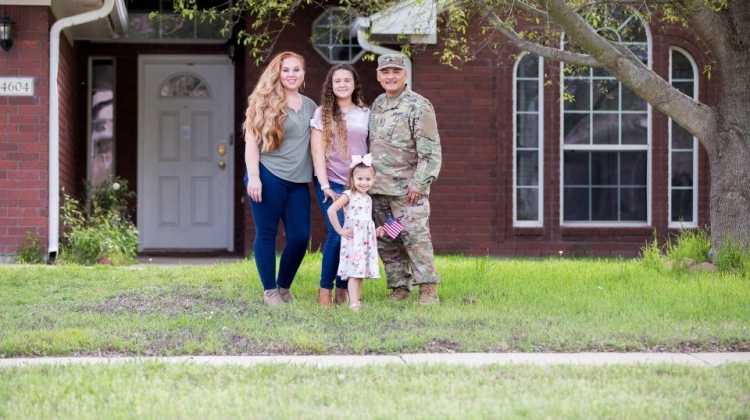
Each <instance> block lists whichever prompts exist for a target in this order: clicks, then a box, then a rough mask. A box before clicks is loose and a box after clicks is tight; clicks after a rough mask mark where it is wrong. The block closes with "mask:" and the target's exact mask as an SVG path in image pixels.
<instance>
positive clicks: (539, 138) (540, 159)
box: [511, 51, 544, 227]
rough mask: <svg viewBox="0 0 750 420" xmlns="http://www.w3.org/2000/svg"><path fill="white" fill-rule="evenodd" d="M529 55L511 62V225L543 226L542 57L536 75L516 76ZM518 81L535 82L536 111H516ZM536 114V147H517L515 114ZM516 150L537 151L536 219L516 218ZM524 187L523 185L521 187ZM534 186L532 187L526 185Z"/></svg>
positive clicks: (522, 54) (525, 54)
mask: <svg viewBox="0 0 750 420" xmlns="http://www.w3.org/2000/svg"><path fill="white" fill-rule="evenodd" d="M527 55H530V54H529V53H528V52H525V51H524V52H522V53H521V54H519V56H518V58H517V59H516V62H515V63H514V64H513V96H512V99H513V156H512V163H513V171H512V172H513V181H512V185H511V189H512V193H513V204H512V205H513V227H543V226H544V58H543V57H537V58H538V76H537V77H517V74H518V65H519V64H520V63H521V61H522V60H523V59H524V57H526V56H527ZM518 81H530V82H537V86H538V88H537V94H538V95H539V97H538V104H537V107H538V108H537V111H536V112H532V111H521V112H519V111H518V87H517V84H518V83H517V82H518ZM524 114H526V115H537V147H536V148H534V147H520V148H519V147H518V146H517V136H518V126H517V124H518V123H517V118H516V117H517V116H518V115H524ZM518 150H521V151H523V150H530V151H531V150H533V151H536V152H537V167H538V174H537V187H536V188H537V205H538V208H537V220H518V206H517V193H516V191H517V190H518V186H517V185H516V179H517V173H516V169H517V168H516V152H517V151H518ZM522 188H524V187H522ZM528 188H534V187H528Z"/></svg>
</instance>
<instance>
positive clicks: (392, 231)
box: [383, 217, 404, 239]
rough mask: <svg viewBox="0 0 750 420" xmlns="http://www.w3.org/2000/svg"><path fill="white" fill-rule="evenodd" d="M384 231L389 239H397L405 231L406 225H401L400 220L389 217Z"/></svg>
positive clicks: (384, 225)
mask: <svg viewBox="0 0 750 420" xmlns="http://www.w3.org/2000/svg"><path fill="white" fill-rule="evenodd" d="M383 229H385V234H386V235H388V237H389V238H391V239H396V237H398V234H399V233H401V231H402V230H404V225H402V224H401V221H400V219H394V218H393V217H389V218H388V220H386V221H385V224H383Z"/></svg>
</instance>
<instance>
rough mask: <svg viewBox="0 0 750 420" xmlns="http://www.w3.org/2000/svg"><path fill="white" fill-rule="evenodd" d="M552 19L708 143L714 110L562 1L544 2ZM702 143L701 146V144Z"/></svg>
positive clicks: (633, 87)
mask: <svg viewBox="0 0 750 420" xmlns="http://www.w3.org/2000/svg"><path fill="white" fill-rule="evenodd" d="M547 8H548V12H549V14H550V16H551V17H552V19H553V20H554V21H555V22H556V23H558V24H559V25H560V26H562V28H563V30H565V33H566V35H567V36H569V37H570V38H571V39H573V40H575V42H576V45H579V46H580V47H581V48H583V49H584V50H585V51H588V52H589V53H591V55H592V56H593V57H594V59H595V60H596V61H598V62H599V63H601V65H602V66H603V67H604V68H606V69H607V71H609V72H610V73H611V74H612V75H613V76H615V77H616V78H617V79H618V80H620V81H621V82H622V83H623V84H625V85H626V86H627V87H628V88H630V89H631V90H632V91H633V92H635V93H636V94H637V95H638V96H640V97H641V98H643V99H645V100H646V101H647V102H648V103H650V104H651V105H653V106H654V108H656V109H657V110H659V111H661V112H663V113H665V114H667V115H668V116H670V117H671V118H672V119H673V120H675V121H676V122H677V123H678V124H680V125H681V126H682V127H684V128H685V129H686V130H688V131H689V132H690V133H691V134H692V135H694V136H696V137H698V138H699V139H700V140H701V141H709V140H708V139H712V138H713V136H711V135H710V134H712V133H714V132H715V127H716V114H715V111H714V110H713V109H712V108H711V107H708V106H706V105H705V104H702V103H699V102H696V101H695V100H693V99H692V98H690V97H688V96H686V95H684V94H683V93H682V92H680V91H679V90H677V89H675V88H673V87H672V86H671V85H670V84H669V83H668V82H667V81H665V80H664V79H663V78H661V77H660V76H659V75H658V74H656V73H655V72H653V71H652V70H651V69H649V68H648V67H646V66H645V65H644V64H643V63H642V62H641V61H640V60H638V59H637V58H636V57H635V56H634V55H633V54H626V53H625V52H624V51H621V50H620V49H619V48H617V47H616V46H615V45H613V44H612V43H610V42H609V41H607V40H606V39H604V38H603V37H601V36H600V35H599V34H597V33H596V30H594V28H592V27H591V25H589V24H588V23H587V22H586V21H585V20H584V19H583V18H582V17H581V16H580V15H579V14H577V13H576V12H575V11H573V10H572V9H571V8H570V7H568V5H567V4H566V1H565V0H547ZM704 144H705V143H704Z"/></svg>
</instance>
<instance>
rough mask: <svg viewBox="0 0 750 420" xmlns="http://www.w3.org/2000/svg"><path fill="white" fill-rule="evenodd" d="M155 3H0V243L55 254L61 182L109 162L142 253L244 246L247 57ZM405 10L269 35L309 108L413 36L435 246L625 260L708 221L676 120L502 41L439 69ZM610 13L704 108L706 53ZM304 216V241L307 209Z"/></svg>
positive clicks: (700, 184)
mask: <svg viewBox="0 0 750 420" xmlns="http://www.w3.org/2000/svg"><path fill="white" fill-rule="evenodd" d="M167 3H168V1H167V0H162V1H159V0H90V1H85V2H84V1H74V0H55V1H54V2H51V1H50V0H25V1H24V0H17V1H16V0H9V1H3V2H2V5H3V6H0V19H2V18H3V17H7V18H9V19H5V21H8V20H10V21H12V22H13V35H12V36H13V45H12V46H11V47H10V49H9V50H7V51H5V50H0V256H5V257H6V258H8V257H9V256H11V255H13V254H14V253H15V252H16V250H17V249H18V247H19V245H20V244H21V243H22V241H23V239H24V237H25V235H26V233H27V232H29V231H31V232H33V233H34V234H35V235H37V236H38V237H40V238H42V240H43V243H46V244H48V246H47V248H48V251H49V252H50V253H55V252H56V251H57V249H58V243H59V238H58V233H57V232H59V218H58V212H57V211H56V210H53V211H50V209H56V208H57V207H58V206H59V201H58V200H59V191H60V189H62V188H64V189H65V191H67V192H71V193H73V194H79V195H80V194H81V193H82V185H83V181H84V180H86V179H88V180H91V181H97V180H98V179H101V178H102V177H104V176H106V175H110V174H114V175H117V176H121V177H124V178H125V179H127V180H128V181H129V183H130V185H131V187H132V188H133V189H135V190H136V192H137V198H136V203H135V205H134V211H135V217H136V221H137V224H138V228H139V232H140V235H141V239H140V240H141V243H140V249H141V251H142V252H160V251H161V252H164V251H166V252H180V253H182V252H184V253H191V252H202V253H206V252H211V253H217V252H218V253H236V254H242V255H246V254H248V253H249V250H250V249H251V247H252V239H253V227H252V223H251V220H250V217H251V216H250V212H249V211H248V209H247V206H246V204H245V197H244V194H243V188H242V185H241V179H242V174H243V171H244V163H243V150H244V149H243V142H242V138H241V134H240V133H241V129H240V126H241V123H242V120H243V116H244V108H245V104H246V98H247V95H248V94H249V93H250V91H251V90H252V87H253V85H254V83H255V81H256V80H257V78H258V76H259V74H260V71H261V68H259V67H257V66H256V65H255V64H254V63H253V61H252V60H251V59H250V58H248V57H247V54H244V52H243V51H242V49H241V48H240V47H237V46H234V45H233V42H229V41H228V40H227V39H226V38H220V37H218V35H217V33H218V32H217V31H216V30H215V28H212V27H210V25H194V24H192V23H185V22H178V21H169V20H167V21H164V22H162V23H153V22H149V21H148V19H147V13H148V12H149V11H150V10H158V9H159V7H164V4H167ZM419 4H420V6H419V7H423V8H424V7H426V10H421V11H418V13H417V14H416V15H415V16H418V18H419V19H421V22H423V23H427V25H419V28H418V29H414V28H415V27H416V26H415V25H412V26H410V25H409V24H408V23H409V22H411V20H412V17H410V18H408V19H404V16H405V15H404V13H414V10H411V9H410V10H411V11H409V10H406V9H404V10H401V9H399V10H396V11H395V12H393V13H391V14H382V15H376V16H373V17H370V19H366V20H358V21H356V24H357V25H358V28H360V31H355V30H348V31H345V33H348V35H347V36H345V37H344V38H343V40H342V39H341V38H337V40H333V39H334V38H335V37H334V36H333V34H334V33H335V32H336V31H337V30H339V29H340V28H339V27H338V26H337V25H339V24H340V22H341V20H340V19H338V20H333V19H330V16H335V15H336V14H338V13H340V11H339V10H337V9H335V8H308V9H305V11H304V12H301V13H298V15H297V16H295V17H294V25H293V26H291V27H289V28H288V29H287V30H285V31H284V33H282V35H281V36H280V38H279V39H278V41H277V43H276V44H275V47H274V48H275V50H278V51H281V50H286V49H290V50H294V51H297V52H300V53H301V54H303V55H304V56H305V58H306V61H307V76H306V88H305V89H304V90H303V93H304V94H306V95H308V96H310V97H312V98H313V99H315V100H316V101H317V100H318V96H319V90H320V86H321V83H322V80H323V78H324V76H325V73H326V71H327V69H328V67H329V66H330V65H331V63H333V62H353V63H355V67H356V68H357V69H358V71H359V72H360V75H361V76H362V78H363V79H364V91H365V95H366V99H367V100H368V101H372V100H373V99H374V98H375V97H376V96H377V95H378V94H379V93H380V92H381V89H380V87H379V86H378V84H377V82H376V81H375V65H374V64H373V63H372V62H365V61H362V60H361V59H360V57H361V56H362V54H363V53H365V52H366V51H372V52H375V53H382V52H384V51H387V50H389V49H393V48H398V46H397V45H394V44H388V42H393V40H394V39H395V38H394V34H399V33H406V34H407V35H408V37H409V38H410V39H411V40H412V41H413V42H418V43H427V46H426V48H425V49H423V50H420V51H419V52H418V53H417V54H416V55H415V56H414V57H413V59H412V82H411V83H412V85H413V87H414V89H415V90H416V91H418V92H419V93H421V94H423V95H424V96H426V97H427V98H429V99H431V100H432V102H433V104H434V105H435V108H436V112H437V118H438V125H439V129H440V134H441V138H442V144H443V154H444V166H443V169H442V172H441V177H440V179H439V180H438V182H437V183H436V184H435V185H434V187H433V190H432V198H431V201H432V204H433V210H432V230H433V235H434V243H435V247H436V250H437V251H438V252H441V253H470V254H491V255H522V256H538V255H557V254H558V252H560V251H562V252H564V253H566V254H575V255H625V256H630V255H635V254H637V253H638V250H639V249H640V247H641V245H642V244H643V242H644V241H646V240H648V239H650V238H651V237H652V236H653V234H654V232H656V233H657V234H658V235H660V236H665V235H667V234H669V233H670V232H672V231H674V230H677V229H681V228H685V227H698V226H705V225H707V224H708V185H709V183H708V164H707V160H706V156H705V153H704V152H703V151H702V150H701V147H700V146H699V145H698V143H697V141H696V140H695V139H693V138H692V137H691V136H689V135H688V134H687V133H686V132H685V131H684V130H682V129H681V128H680V127H678V126H676V125H675V124H673V123H672V122H671V121H670V120H669V119H668V118H666V117H665V116H664V115H662V114H660V113H658V112H654V111H652V110H651V107H650V106H648V105H647V104H645V103H644V102H643V101H641V100H640V99H638V98H637V97H635V96H634V95H632V94H631V93H629V92H628V91H627V89H626V88H624V87H623V86H622V85H621V84H620V83H619V82H617V81H616V80H614V79H612V78H609V77H608V76H607V75H606V74H605V73H600V72H598V71H593V70H591V69H585V71H584V70H580V71H577V72H575V73H571V74H568V73H567V72H564V71H563V70H562V67H561V65H560V63H557V62H548V61H546V60H542V59H539V58H537V57H535V56H532V55H529V54H525V53H522V52H520V51H518V50H516V49H515V48H514V47H512V46H511V45H510V44H508V45H506V46H503V47H501V51H500V52H501V53H500V54H486V55H480V56H479V57H478V59H477V60H475V61H473V62H471V63H469V64H467V65H466V66H465V67H464V68H462V69H461V70H460V71H457V70H452V69H450V68H448V67H446V66H443V65H440V64H439V63H438V60H437V58H436V56H435V55H434V54H433V53H434V52H435V51H436V50H437V47H436V46H435V45H432V44H431V43H434V41H435V38H436V35H435V31H434V21H435V6H434V4H433V2H430V1H428V2H421V3H419ZM407 9H408V8H407ZM405 10H406V11H405ZM87 20H90V22H86V21H87ZM333 22H336V23H333ZM350 23H351V24H354V21H353V20H352V21H351V22H350ZM623 25H624V26H623V27H628V28H629V29H630V30H628V31H623V33H627V35H623V38H622V39H621V40H622V42H623V43H624V44H625V45H628V46H629V48H631V49H632V50H633V51H634V52H635V53H636V54H638V55H639V56H641V57H642V59H643V60H644V61H645V62H647V63H648V65H649V66H651V67H652V68H653V69H654V70H655V71H656V72H657V73H659V74H660V75H662V76H663V77H664V78H665V79H667V80H670V81H671V82H672V83H673V84H674V85H675V86H677V87H679V88H680V89H682V90H683V91H684V92H685V93H686V94H688V95H692V96H695V97H699V98H700V99H701V100H702V101H704V102H706V103H712V102H713V95H716V89H714V88H713V86H714V85H715V82H714V81H712V80H709V79H707V77H706V76H705V75H704V74H703V72H702V71H701V70H700V69H702V68H703V67H704V65H706V64H707V63H709V58H708V57H706V56H705V49H704V48H700V47H699V43H698V40H696V39H694V38H693V36H692V34H691V33H690V32H689V31H686V30H684V29H682V28H679V27H669V26H662V25H654V26H649V25H646V24H642V23H641V22H640V21H638V20H637V19H635V18H631V19H630V20H628V21H626V22H625V23H624V24H623ZM409 28H411V29H413V30H410V29H409ZM424 28H427V29H424ZM615 29H617V28H615ZM56 31H57V33H59V34H60V35H59V36H56V35H55V33H56ZM358 32H359V36H357V34H358ZM617 36H619V35H617ZM55 69H57V70H58V75H57V87H58V89H56V90H54V89H53V90H51V89H50V83H49V81H50V77H51V76H50V75H51V74H54V71H55ZM563 95H566V96H567V95H570V96H572V97H574V98H575V101H563V100H561V98H562V97H563ZM50 191H52V193H50ZM312 220H313V243H312V247H313V248H317V246H318V245H319V244H320V242H321V241H322V239H323V234H324V228H323V226H322V222H321V215H320V214H319V212H318V211H317V207H316V206H315V205H313V212H312Z"/></svg>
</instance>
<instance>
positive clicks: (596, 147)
mask: <svg viewBox="0 0 750 420" xmlns="http://www.w3.org/2000/svg"><path fill="white" fill-rule="evenodd" d="M629 18H635V19H638V20H639V21H640V23H641V25H643V28H644V32H645V34H646V51H647V58H648V63H647V66H648V68H649V69H653V63H654V58H653V36H652V34H651V28H650V27H649V25H648V24H647V23H646V22H644V21H642V20H640V19H639V18H638V17H637V16H635V15H631V16H630V17H629ZM626 20H627V19H626ZM623 24H624V22H623ZM621 44H623V45H643V43H642V42H624V43H621ZM560 48H561V49H565V33H562V34H561V35H560ZM589 75H590V77H584V76H575V77H565V62H563V61H561V62H560V93H559V96H558V97H559V98H560V126H559V130H560V139H559V141H560V156H559V159H560V161H559V168H560V182H559V189H560V190H559V194H560V195H559V197H560V200H559V201H560V203H559V210H558V211H559V216H560V218H559V220H560V226H562V227H583V228H593V227H606V228H631V227H649V226H651V221H652V218H651V213H652V209H651V206H652V194H653V179H652V168H651V166H652V159H653V157H652V155H653V147H652V135H653V112H652V107H651V104H650V103H648V102H646V110H645V111H622V110H620V109H618V111H617V115H618V118H620V116H621V115H628V114H644V113H645V114H646V121H647V127H646V144H642V145H632V144H618V145H607V144H583V145H581V144H570V145H566V144H565V101H564V100H563V93H564V92H565V79H566V78H567V79H580V80H591V81H592V82H593V81H594V80H616V81H617V82H618V101H619V106H618V108H622V87H623V83H622V82H621V81H619V80H617V79H616V78H613V77H612V76H594V75H593V73H592V72H590V73H589ZM593 86H594V83H591V84H590V86H589V94H590V102H592V103H590V104H589V108H590V109H591V110H590V111H585V112H584V111H581V112H571V111H569V112H568V113H581V114H587V115H593V114H596V113H609V114H613V112H611V111H605V112H601V111H599V112H597V111H594V110H593V106H594V104H593V99H594V95H593V88H594V87H593ZM619 125H620V127H619V128H618V140H619V141H620V142H622V121H620V124H619ZM593 129H594V125H593V121H592V122H590V123H589V139H592V138H593V136H592V133H593ZM566 150H585V151H620V152H626V151H644V150H645V151H646V221H645V222H597V221H590V222H586V221H568V222H565V221H564V220H565V188H564V184H565V151H566ZM589 199H590V198H589ZM618 214H619V209H618ZM589 216H591V215H589Z"/></svg>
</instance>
